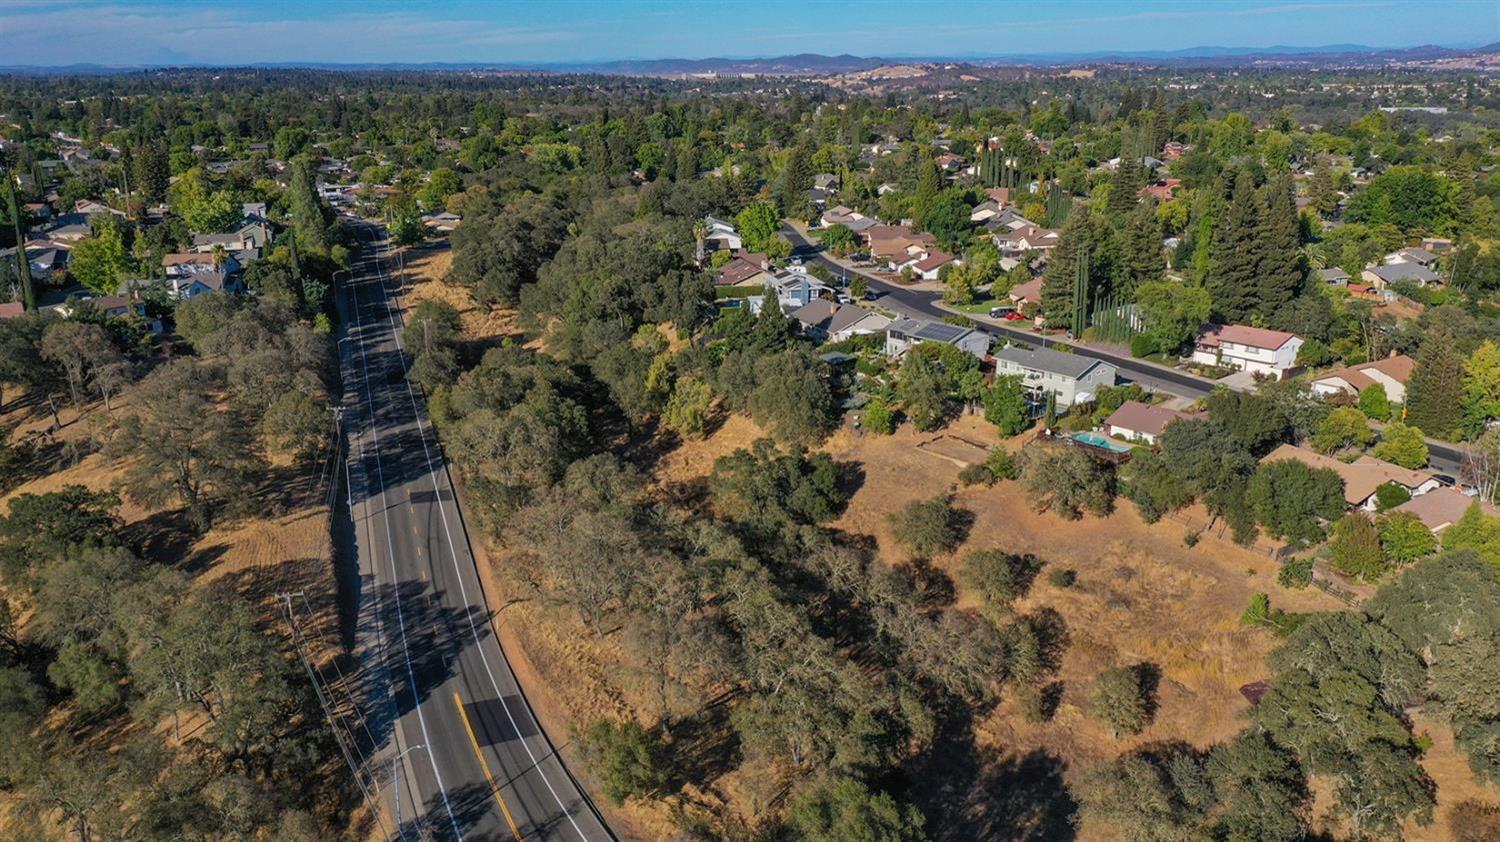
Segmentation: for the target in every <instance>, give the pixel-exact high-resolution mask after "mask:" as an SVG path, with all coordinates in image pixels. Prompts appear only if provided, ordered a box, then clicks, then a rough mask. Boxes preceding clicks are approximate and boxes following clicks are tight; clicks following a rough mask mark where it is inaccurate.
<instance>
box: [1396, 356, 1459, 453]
mask: <svg viewBox="0 0 1500 842" xmlns="http://www.w3.org/2000/svg"><path fill="white" fill-rule="evenodd" d="M1463 399H1464V359H1463V357H1462V356H1461V355H1460V354H1459V353H1458V349H1457V348H1456V347H1455V343H1454V341H1453V337H1452V336H1450V335H1449V334H1448V332H1447V331H1434V332H1432V333H1429V334H1428V335H1427V338H1426V339H1424V340H1423V341H1422V348H1421V350H1420V351H1419V352H1418V353H1417V364H1416V366H1415V367H1414V368H1413V369H1412V372H1411V380H1410V381H1408V382H1407V384H1406V423H1408V424H1410V425H1411V426H1413V427H1417V428H1419V429H1421V430H1422V432H1424V433H1426V434H1428V435H1430V436H1443V435H1447V434H1449V433H1452V432H1454V431H1455V430H1457V429H1458V427H1459V425H1460V424H1461V423H1462V421H1463Z"/></svg>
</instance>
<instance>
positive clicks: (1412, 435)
mask: <svg viewBox="0 0 1500 842" xmlns="http://www.w3.org/2000/svg"><path fill="white" fill-rule="evenodd" d="M1374 454H1375V458H1376V459H1384V460H1385V461H1387V462H1394V463H1396V464H1397V465H1400V466H1401V467H1403V468H1412V469H1416V468H1420V467H1422V466H1423V465H1426V464H1427V438H1426V437H1425V436H1423V435H1422V431H1421V430H1419V429H1417V428H1416V427H1415V426H1408V425H1406V424H1403V423H1401V422H1400V421H1392V422H1391V423H1389V424H1387V425H1386V426H1385V429H1383V430H1381V431H1380V443H1379V444H1376V445H1375V450H1374Z"/></svg>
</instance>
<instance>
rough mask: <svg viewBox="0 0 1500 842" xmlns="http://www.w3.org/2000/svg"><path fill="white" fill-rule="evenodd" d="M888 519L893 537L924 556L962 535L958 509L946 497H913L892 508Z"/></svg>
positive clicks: (952, 543)
mask: <svg viewBox="0 0 1500 842" xmlns="http://www.w3.org/2000/svg"><path fill="white" fill-rule="evenodd" d="M890 521H891V530H892V532H893V533H894V534H895V536H896V540H897V541H899V542H900V543H901V544H903V545H904V546H905V547H906V548H907V549H908V550H910V551H911V552H912V553H913V554H915V555H917V556H921V557H924V558H925V557H927V556H930V555H933V554H935V553H941V552H947V551H948V550H951V549H953V548H954V547H956V546H958V542H959V541H960V540H962V538H963V529H962V527H961V525H960V522H959V515H958V512H957V511H956V510H955V509H954V508H953V507H952V506H951V505H950V504H949V502H948V498H946V497H941V496H939V497H933V498H931V499H929V500H914V501H912V502H911V503H910V504H908V505H907V506H906V508H904V509H902V510H901V511H899V512H893V513H892V514H891V516H890Z"/></svg>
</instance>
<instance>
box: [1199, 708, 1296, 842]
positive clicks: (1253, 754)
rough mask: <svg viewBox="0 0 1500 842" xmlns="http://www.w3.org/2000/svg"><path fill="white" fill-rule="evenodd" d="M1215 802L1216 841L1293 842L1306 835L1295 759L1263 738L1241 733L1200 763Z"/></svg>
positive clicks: (1262, 735)
mask: <svg viewBox="0 0 1500 842" xmlns="http://www.w3.org/2000/svg"><path fill="white" fill-rule="evenodd" d="M1205 765H1206V770H1207V772H1208V778H1209V781H1210V782H1211V783H1212V784H1213V790H1214V796H1215V798H1216V799H1217V800H1218V802H1219V807H1218V809H1217V810H1216V811H1215V812H1216V814H1215V816H1214V819H1213V822H1214V824H1215V825H1216V826H1217V827H1218V828H1219V834H1217V836H1218V838H1224V839H1243V840H1251V839H1255V840H1267V842H1269V841H1270V840H1277V841H1278V842H1294V840H1299V839H1302V838H1304V836H1305V835H1306V832H1307V823H1306V811H1307V805H1308V802H1309V800H1310V796H1309V793H1308V791H1307V783H1306V780H1305V779H1304V777H1303V774H1302V769H1301V768H1299V767H1298V766H1297V760H1296V758H1295V757H1294V756H1293V755H1292V754H1291V753H1290V752H1288V751H1286V750H1285V749H1283V748H1281V747H1279V746H1277V745H1276V744H1275V743H1273V742H1271V740H1269V739H1268V738H1267V737H1266V735H1265V734H1263V733H1259V732H1255V731H1245V732H1243V733H1241V734H1240V735H1239V736H1237V737H1235V738H1234V739H1233V740H1231V741H1230V742H1227V743H1224V744H1222V745H1218V746H1215V747H1214V748H1213V750H1212V751H1210V752H1209V755H1208V762H1207V763H1206V764H1205Z"/></svg>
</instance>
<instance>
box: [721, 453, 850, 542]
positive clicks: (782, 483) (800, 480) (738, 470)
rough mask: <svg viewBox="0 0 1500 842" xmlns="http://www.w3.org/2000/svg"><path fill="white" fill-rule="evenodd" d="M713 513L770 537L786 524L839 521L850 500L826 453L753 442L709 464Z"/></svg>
mask: <svg viewBox="0 0 1500 842" xmlns="http://www.w3.org/2000/svg"><path fill="white" fill-rule="evenodd" d="M708 489H709V495H710V497H711V498H712V500H713V502H714V507H715V508H716V509H717V510H718V511H719V512H721V513H722V514H723V515H724V516H726V517H729V518H732V519H735V520H739V521H743V522H747V523H750V524H754V525H758V526H761V527H765V528H766V529H767V530H769V531H775V530H778V529H780V527H781V526H782V525H784V524H786V523H799V524H814V523H823V522H825V521H828V520H832V519H833V518H835V517H837V516H838V513H839V512H841V511H843V507H844V504H845V503H847V502H848V500H849V495H848V493H847V492H846V491H844V490H843V489H841V488H840V487H839V469H838V465H836V464H835V463H834V461H833V459H832V458H830V457H829V456H828V454H827V453H822V452H817V453H812V454H808V453H804V452H802V451H800V450H797V451H792V452H783V451H781V450H778V449H777V448H776V445H775V444H774V443H773V442H772V441H771V440H770V439H757V440H756V441H755V443H754V444H752V445H751V446H750V448H749V449H745V448H740V449H738V450H736V451H735V452H733V453H731V454H729V455H727V456H722V457H720V458H719V459H718V460H717V461H716V462H714V469H713V473H712V474H710V475H709V479H708Z"/></svg>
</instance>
